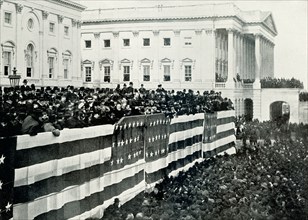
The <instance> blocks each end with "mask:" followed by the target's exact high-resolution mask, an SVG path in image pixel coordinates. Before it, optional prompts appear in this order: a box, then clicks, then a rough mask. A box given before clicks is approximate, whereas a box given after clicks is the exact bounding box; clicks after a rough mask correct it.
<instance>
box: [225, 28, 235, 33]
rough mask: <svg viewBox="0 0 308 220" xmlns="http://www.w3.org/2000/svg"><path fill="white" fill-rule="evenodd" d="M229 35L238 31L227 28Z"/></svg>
mask: <svg viewBox="0 0 308 220" xmlns="http://www.w3.org/2000/svg"><path fill="white" fill-rule="evenodd" d="M227 32H228V33H235V32H236V30H235V29H234V28H227Z"/></svg>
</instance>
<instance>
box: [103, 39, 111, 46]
mask: <svg viewBox="0 0 308 220" xmlns="http://www.w3.org/2000/svg"><path fill="white" fill-rule="evenodd" d="M104 47H105V48H108V47H110V40H104Z"/></svg>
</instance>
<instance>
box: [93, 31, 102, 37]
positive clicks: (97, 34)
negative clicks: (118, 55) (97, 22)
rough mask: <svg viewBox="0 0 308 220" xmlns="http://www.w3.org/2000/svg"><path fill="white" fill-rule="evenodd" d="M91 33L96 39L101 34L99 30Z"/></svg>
mask: <svg viewBox="0 0 308 220" xmlns="http://www.w3.org/2000/svg"><path fill="white" fill-rule="evenodd" d="M93 34H94V37H95V39H98V38H99V37H100V35H101V33H100V32H95V33H93Z"/></svg>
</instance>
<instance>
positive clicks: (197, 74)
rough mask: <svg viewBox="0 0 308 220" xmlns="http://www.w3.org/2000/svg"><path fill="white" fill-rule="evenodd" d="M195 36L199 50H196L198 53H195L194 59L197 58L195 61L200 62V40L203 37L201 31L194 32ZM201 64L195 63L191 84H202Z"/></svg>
mask: <svg viewBox="0 0 308 220" xmlns="http://www.w3.org/2000/svg"><path fill="white" fill-rule="evenodd" d="M195 34H196V38H197V40H196V41H197V45H198V48H199V50H197V51H198V52H196V53H197V54H196V57H197V58H198V59H197V60H201V57H202V52H203V51H201V50H200V49H201V48H202V43H201V39H202V35H203V31H202V30H195ZM201 65H202V63H200V61H199V62H197V63H196V64H195V70H194V71H193V76H192V80H193V82H197V83H201V82H202V75H201V74H202V72H201V71H202V68H201Z"/></svg>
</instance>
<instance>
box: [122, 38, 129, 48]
mask: <svg viewBox="0 0 308 220" xmlns="http://www.w3.org/2000/svg"><path fill="white" fill-rule="evenodd" d="M123 46H124V47H129V46H130V41H129V39H123Z"/></svg>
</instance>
